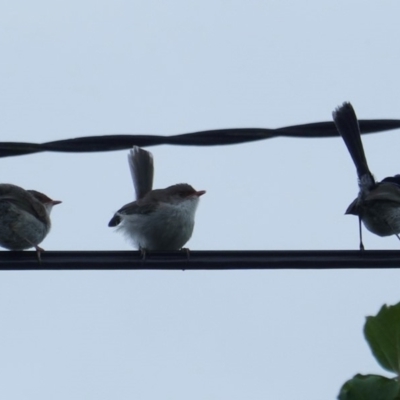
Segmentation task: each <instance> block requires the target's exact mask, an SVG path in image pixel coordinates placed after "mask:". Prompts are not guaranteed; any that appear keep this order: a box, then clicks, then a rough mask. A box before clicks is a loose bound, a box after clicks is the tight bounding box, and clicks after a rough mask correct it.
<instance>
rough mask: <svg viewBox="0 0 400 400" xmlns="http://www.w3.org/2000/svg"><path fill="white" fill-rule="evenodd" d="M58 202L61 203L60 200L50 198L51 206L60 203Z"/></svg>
mask: <svg viewBox="0 0 400 400" xmlns="http://www.w3.org/2000/svg"><path fill="white" fill-rule="evenodd" d="M60 203H62V201H60V200H52V201H51V205H52V206H56V205H57V204H60Z"/></svg>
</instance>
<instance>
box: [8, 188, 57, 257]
mask: <svg viewBox="0 0 400 400" xmlns="http://www.w3.org/2000/svg"><path fill="white" fill-rule="evenodd" d="M60 203H61V201H58V200H52V199H50V198H49V197H47V196H46V195H45V194H43V193H40V192H38V191H36V190H25V189H22V188H21V187H19V186H16V185H12V184H7V183H3V184H0V246H1V247H4V248H6V249H8V250H24V249H29V248H30V247H34V248H35V249H36V253H37V257H38V260H39V262H40V260H41V258H40V253H41V252H42V251H44V250H43V249H42V248H41V247H39V246H38V244H39V243H41V242H42V241H43V239H44V238H45V237H46V236H47V234H48V233H49V231H50V227H51V222H50V212H51V209H52V208H53V206H55V205H56V204H60Z"/></svg>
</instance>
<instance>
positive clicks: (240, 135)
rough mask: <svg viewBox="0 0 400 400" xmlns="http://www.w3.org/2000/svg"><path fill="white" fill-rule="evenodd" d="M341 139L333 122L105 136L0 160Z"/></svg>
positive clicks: (16, 146) (385, 122)
mask: <svg viewBox="0 0 400 400" xmlns="http://www.w3.org/2000/svg"><path fill="white" fill-rule="evenodd" d="M359 124H360V129H361V132H362V133H363V134H366V133H376V132H382V131H387V130H392V129H398V128H400V120H397V119H371V120H359ZM335 136H338V132H337V130H336V127H335V125H334V123H333V122H316V123H310V124H302V125H293V126H287V127H283V128H277V129H269V128H232V129H213V130H206V131H199V132H192V133H184V134H179V135H172V136H162V135H119V134H115V135H101V136H86V137H78V138H73V139H65V140H57V141H52V142H46V143H41V144H39V143H24V142H0V157H11V156H19V155H27V154H33V153H40V152H45V151H50V152H66V153H87V152H105V151H116V150H125V149H129V148H131V147H132V146H133V145H136V146H140V147H149V146H156V145H161V144H168V145H181V146H224V145H230V144H239V143H245V142H253V141H258V140H265V139H271V138H275V137H292V138H314V139H315V138H327V137H335Z"/></svg>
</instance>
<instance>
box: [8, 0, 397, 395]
mask: <svg viewBox="0 0 400 400" xmlns="http://www.w3.org/2000/svg"><path fill="white" fill-rule="evenodd" d="M399 12H400V4H399V3H398V2H396V1H388V2H384V3H377V2H369V3H366V2H364V1H350V2H349V1H343V0H340V1H336V2H331V1H325V2H321V1H315V0H312V1H308V2H297V1H293V0H291V1H285V0H283V1H282V0H281V1H248V2H243V1H227V0H225V1H218V0H213V1H209V0H202V1H180V0H173V1H170V2H162V1H151V0H150V1H146V2H139V1H112V2H111V1H102V0H100V1H92V0H87V1H76V0H70V1H69V2H54V1H44V0H37V1H35V2H28V1H18V0H16V1H12V2H3V3H2V4H0V50H1V59H2V62H1V63H0V88H1V90H0V104H1V108H2V117H1V119H0V131H1V134H2V136H1V140H2V141H33V142H45V141H50V140H58V139H66V138H71V137H79V136H87V135H99V134H113V133H142V134H152V133H153V134H175V133H184V132H190V131H196V130H202V129H214V128H228V127H281V126H286V125H293V124H300V123H308V122H318V121H326V120H330V119H331V112H332V110H333V109H334V108H335V107H336V106H337V105H339V104H341V103H342V102H343V101H351V102H352V104H353V106H354V108H355V110H356V112H357V114H358V117H359V118H374V119H375V118H400V100H399V96H398V92H399V88H398V86H399V85H398V75H399V70H400V54H399V52H398V50H397V49H398V37H399V33H400V28H399V25H398V21H397V19H398V15H399ZM363 141H364V145H365V150H366V153H367V157H368V160H369V164H370V167H371V170H372V172H373V173H374V174H375V175H376V177H377V179H382V178H384V177H385V176H388V175H393V174H395V173H400V162H399V156H398V152H399V148H400V147H399V145H400V136H399V131H392V132H387V133H382V134H376V135H368V136H364V137H363ZM149 150H150V151H151V152H152V153H153V155H154V158H155V168H156V176H155V187H165V186H168V185H171V184H174V183H178V182H188V183H190V184H191V185H193V186H194V187H195V188H197V189H198V190H201V189H204V190H207V194H206V195H205V196H203V197H202V198H201V202H200V206H199V209H198V212H197V218H196V227H195V231H194V235H193V238H192V239H191V241H190V242H189V243H188V246H189V247H190V248H191V249H193V250H209V249H210V250H223V249H243V250H252V249H262V250H274V249H288V250H290V249H307V250H309V249H315V250H318V249H357V248H358V227H357V219H356V218H355V217H353V216H344V215H343V214H344V211H345V210H346V208H347V206H348V204H349V203H350V202H351V201H352V200H353V199H354V198H355V196H356V195H357V179H356V173H355V168H354V166H353V164H352V162H351V159H350V156H349V155H348V153H347V150H346V148H345V145H344V143H343V141H342V140H341V139H340V138H335V139H324V140H317V139H316V140H311V139H310V140H304V139H298V140H296V139H283V138H277V139H273V140H267V141H263V142H257V143H251V144H244V145H237V146H227V147H215V148H200V147H197V148H196V147H191V148H189V147H172V146H156V147H152V148H149ZM126 154H127V151H118V152H113V153H99V154H37V155H31V156H25V157H13V158H5V159H1V160H0V163H1V171H2V177H1V181H2V182H10V183H14V184H17V185H20V186H22V187H24V188H27V189H30V188H32V189H33V188H34V189H36V190H40V191H42V192H44V193H46V194H47V195H49V196H50V197H52V198H54V199H59V200H62V201H63V204H62V205H60V206H57V207H56V208H55V209H54V210H53V214H52V215H53V218H52V220H53V229H52V232H51V233H50V235H49V236H48V237H47V238H46V240H45V241H44V242H43V243H42V246H43V247H44V248H45V249H47V250H128V249H130V245H129V243H127V242H126V241H125V240H124V238H123V237H122V236H120V235H118V234H116V233H114V232H113V230H112V229H110V228H108V227H107V223H108V221H109V219H110V218H111V216H112V215H113V213H114V212H115V211H116V210H117V209H118V208H119V207H120V206H122V205H123V204H125V203H127V202H129V201H131V200H132V199H133V187H132V183H131V179H130V175H129V169H128V164H127V159H126ZM364 244H365V246H366V248H367V249H399V248H400V243H399V241H398V240H397V239H396V238H395V237H389V238H379V237H377V236H374V235H372V234H370V233H367V232H365V236H364ZM0 275H1V277H0V321H1V329H0V397H1V398H4V399H7V400H25V399H29V400H36V399H38V400H39V399H40V400H48V399H49V400H50V399H51V400H53V399H57V400H67V399H68V400H70V399H74V400H81V399H82V400H88V399H96V400H106V399H118V400H125V399H136V400H150V399H151V400H153V399H163V400H169V399H170V400H187V399H190V400H204V399H207V400H221V399H229V400H239V399H240V400H242V399H250V400H259V399H260V400H261V399H277V400H281V399H282V400H286V399H293V398H296V399H307V400H320V399H322V398H326V399H329V398H335V397H336V395H337V393H338V391H339V388H340V386H341V385H342V384H343V382H344V381H345V380H347V379H349V378H351V377H352V376H353V375H354V374H356V373H358V372H361V373H383V374H384V372H383V371H382V370H381V369H380V367H379V366H378V365H377V364H376V363H375V361H374V359H373V357H372V355H371V354H370V351H369V349H368V347H367V345H366V343H365V341H364V339H363V336H362V326H363V323H364V318H365V316H366V315H371V314H375V313H376V312H377V311H378V310H379V308H380V307H381V305H382V304H383V303H388V304H394V303H397V302H398V301H399V300H400V290H399V285H398V282H399V279H400V271H387V270H381V271H379V270H368V271H363V270H348V271H231V272H229V271H225V272H189V271H186V272H171V271H166V272H163V271H157V272H148V271H147V272H143V271H142V272H141V271H124V272H120V271H115V272H2V273H1V274H0Z"/></svg>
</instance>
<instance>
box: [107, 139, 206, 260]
mask: <svg viewBox="0 0 400 400" xmlns="http://www.w3.org/2000/svg"><path fill="white" fill-rule="evenodd" d="M128 162H129V168H130V171H131V175H132V180H133V185H134V188H135V193H136V201H133V202H131V203H128V204H126V205H124V206H123V207H122V208H121V209H120V210H118V211H117V212H116V213H115V214H114V216H113V217H112V218H111V220H110V222H109V223H108V226H110V227H117V230H119V231H121V232H122V233H123V234H125V236H126V237H127V238H128V239H129V240H131V241H132V242H133V244H134V245H135V247H137V248H139V250H141V251H142V252H144V254H145V252H146V251H147V250H150V251H152V250H169V251H171V250H179V249H181V248H182V247H183V246H184V245H185V243H186V242H187V241H188V240H189V239H190V237H191V236H192V233H193V228H194V216H195V213H196V209H197V206H198V204H199V197H200V196H202V195H203V194H204V193H205V190H199V191H196V190H195V189H194V188H193V187H192V186H190V185H188V184H186V183H179V184H176V185H172V186H169V187H167V188H166V189H155V190H152V187H153V176H154V164H153V156H152V154H151V153H150V152H148V151H146V150H143V149H141V148H140V147H137V146H134V147H133V149H132V150H130V152H129V154H128Z"/></svg>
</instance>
